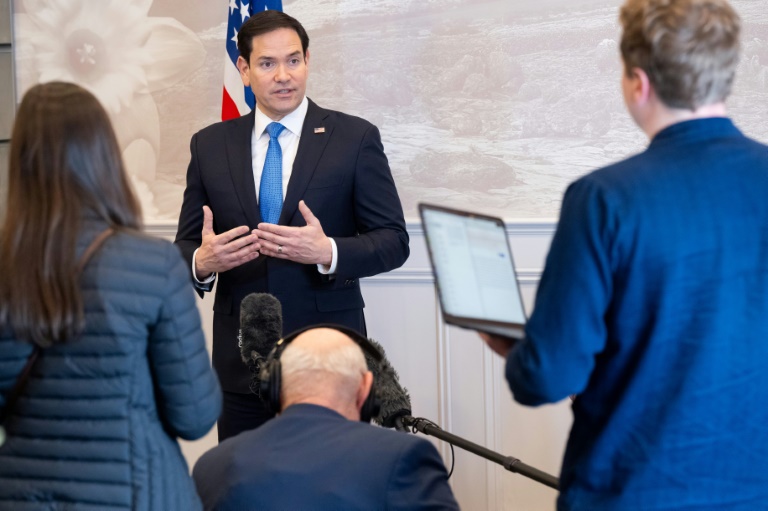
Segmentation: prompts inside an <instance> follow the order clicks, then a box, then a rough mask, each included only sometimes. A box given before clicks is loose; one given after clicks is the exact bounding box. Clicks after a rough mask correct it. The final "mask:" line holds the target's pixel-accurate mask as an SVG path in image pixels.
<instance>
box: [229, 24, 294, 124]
mask: <svg viewBox="0 0 768 511" xmlns="http://www.w3.org/2000/svg"><path fill="white" fill-rule="evenodd" d="M237 68H238V69H239V70H240V77H241V78H242V80H243V84H244V85H245V86H246V87H248V86H250V88H251V90H252V91H253V94H254V96H256V106H257V107H258V109H259V110H261V111H262V113H264V114H265V115H267V117H269V118H270V119H272V120H273V121H279V120H280V119H282V118H283V117H285V116H286V115H288V114H289V113H291V112H293V111H294V110H296V108H297V107H298V106H299V104H300V103H301V100H302V99H303V98H304V93H305V91H306V88H307V75H308V74H309V51H307V54H306V56H305V55H304V53H303V51H302V48H301V39H299V34H297V33H296V31H294V30H291V29H290V28H279V29H277V30H273V31H272V32H267V33H266V34H261V35H259V36H256V37H254V38H253V50H252V51H251V61H250V62H248V63H247V62H245V59H243V58H242V57H239V58H238V59H237Z"/></svg>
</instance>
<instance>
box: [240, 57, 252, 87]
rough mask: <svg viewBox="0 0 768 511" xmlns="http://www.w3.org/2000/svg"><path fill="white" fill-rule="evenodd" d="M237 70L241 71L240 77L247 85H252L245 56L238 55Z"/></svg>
mask: <svg viewBox="0 0 768 511" xmlns="http://www.w3.org/2000/svg"><path fill="white" fill-rule="evenodd" d="M236 65H237V70H238V71H240V79H241V80H242V81H243V85H245V86H246V87H250V86H251V77H250V76H248V67H249V66H248V62H246V61H245V59H244V58H243V57H237V64H236Z"/></svg>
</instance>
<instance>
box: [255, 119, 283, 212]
mask: <svg viewBox="0 0 768 511" xmlns="http://www.w3.org/2000/svg"><path fill="white" fill-rule="evenodd" d="M284 129H285V126H283V125H282V124H280V123H279V122H272V123H270V124H269V126H267V133H269V147H268V148H267V157H266V158H265V159H264V169H263V170H262V171H261V184H260V185H259V211H261V219H262V220H263V221H264V222H267V223H270V224H276V223H277V222H278V221H279V220H280V211H281V210H282V209H283V150H282V149H281V148H280V142H278V141H277V137H279V136H280V133H281V132H282V131H283V130H284Z"/></svg>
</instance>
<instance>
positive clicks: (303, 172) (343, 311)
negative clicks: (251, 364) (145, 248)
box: [176, 100, 409, 393]
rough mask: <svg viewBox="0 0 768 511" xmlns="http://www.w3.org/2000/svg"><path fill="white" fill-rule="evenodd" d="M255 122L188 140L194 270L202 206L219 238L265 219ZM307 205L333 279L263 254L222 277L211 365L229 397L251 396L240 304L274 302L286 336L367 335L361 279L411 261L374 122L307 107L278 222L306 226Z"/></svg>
mask: <svg viewBox="0 0 768 511" xmlns="http://www.w3.org/2000/svg"><path fill="white" fill-rule="evenodd" d="M254 119H255V115H254V112H251V113H250V114H248V115H245V116H243V117H240V118H238V119H233V120H230V121H226V122H221V123H216V124H213V125H211V126H208V127H207V128H204V129H203V130H201V131H199V132H198V133H196V134H195V135H194V136H193V137H192V141H191V144H190V151H191V153H192V156H191V161H190V164H189V168H188V170H187V188H186V190H185V192H184V202H183V204H182V208H181V214H180V215H179V228H178V232H177V234H176V244H177V245H178V246H179V248H180V249H181V251H182V253H183V254H184V257H185V258H186V260H187V261H188V262H189V265H190V269H191V265H192V255H193V254H194V252H195V250H196V249H197V248H198V247H199V246H200V243H201V230H202V227H203V212H202V207H203V205H208V206H209V207H210V208H211V210H212V211H213V222H214V231H215V232H216V233H217V234H220V233H223V232H225V231H228V230H230V229H233V228H235V227H238V226H241V225H247V226H248V227H250V228H251V229H253V228H256V226H257V225H258V224H259V222H261V214H260V213H259V206H258V203H257V198H256V188H255V184H254V180H253V167H252V159H251V135H252V132H253V125H254ZM316 128H324V129H323V130H316ZM302 199H303V200H304V201H305V202H306V204H307V206H309V208H310V209H311V210H312V212H313V213H314V214H315V216H316V217H317V218H318V219H319V220H320V223H321V224H322V226H323V230H324V232H325V234H326V235H327V236H329V237H332V238H334V240H335V241H336V245H337V248H338V263H337V268H336V274H335V276H334V277H333V278H328V277H327V276H323V275H321V274H320V273H319V272H318V271H317V266H316V265H314V264H312V265H305V264H298V263H294V262H292V261H287V260H282V259H274V258H270V257H266V256H260V257H258V258H257V259H256V260H254V261H251V262H249V263H246V264H244V265H242V266H239V267H237V268H233V269H231V270H229V271H226V272H222V273H221V274H219V276H218V281H217V284H216V298H215V300H214V305H213V310H214V324H213V365H214V367H215V368H216V370H217V372H218V374H219V378H220V380H221V384H222V387H223V389H224V390H226V391H230V392H242V393H248V392H249V387H248V385H249V380H250V375H249V373H248V370H247V369H246V367H245V365H244V364H243V363H242V361H241V360H240V351H239V348H238V346H237V332H238V329H239V326H240V324H239V323H240V302H241V301H242V299H243V298H244V297H245V296H246V295H248V294H250V293H271V294H273V295H274V296H276V297H277V298H278V300H280V302H281V304H282V307H283V332H284V333H289V332H291V331H293V330H296V329H298V328H302V327H304V326H308V325H313V324H318V323H337V324H340V325H344V326H347V327H349V328H353V329H355V330H357V331H359V332H361V333H365V319H364V317H363V307H364V303H363V297H362V295H361V293H360V282H359V279H360V278H361V277H368V276H371V275H376V274H379V273H382V272H386V271H389V270H392V269H394V268H397V267H399V266H401V265H402V264H403V263H404V262H405V260H406V259H407V258H408V254H409V248H408V233H407V231H406V228H405V221H404V219H403V210H402V206H401V204H400V198H399V197H398V195H397V190H396V188H395V183H394V180H393V179H392V174H391V172H390V170H389V164H388V163H387V157H386V155H385V154H384V148H383V146H382V143H381V137H380V135H379V130H378V129H377V128H376V127H375V126H374V125H373V124H371V123H369V122H368V121H366V120H364V119H360V118H359V117H353V116H350V115H346V114H343V113H341V112H335V111H332V110H325V109H323V108H320V107H319V106H317V105H316V104H315V103H314V102H312V101H311V100H310V101H309V107H308V109H307V116H306V118H305V120H304V126H303V128H302V132H301V138H300V141H299V147H298V151H297V154H296V159H295V161H294V164H293V170H292V174H291V178H290V181H289V182H288V189H287V192H286V196H285V200H284V201H283V209H282V213H281V215H280V221H279V224H280V225H290V226H304V225H306V222H305V221H304V218H303V217H302V216H301V213H300V212H299V210H298V204H299V201H300V200H302ZM201 294H202V293H201Z"/></svg>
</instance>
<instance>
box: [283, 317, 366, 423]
mask: <svg viewBox="0 0 768 511" xmlns="http://www.w3.org/2000/svg"><path fill="white" fill-rule="evenodd" d="M280 365H281V368H282V371H281V372H282V388H281V395H282V408H283V409H285V408H287V407H288V406H291V405H293V404H298V403H309V404H316V405H320V406H325V407H326V408H330V409H332V410H335V411H337V412H338V413H340V414H341V415H343V416H345V417H347V418H348V419H350V420H359V419H360V408H361V407H362V405H363V402H365V398H366V397H368V393H369V392H370V389H371V384H372V382H373V376H372V374H371V373H370V371H368V367H367V365H366V363H365V357H364V356H363V351H362V349H360V346H358V345H357V343H355V341H353V340H352V339H350V338H349V337H348V336H347V335H345V334H343V333H342V332H339V331H338V330H334V329H331V328H315V329H312V330H307V331H306V332H304V333H302V334H300V335H299V336H298V337H296V339H294V340H293V341H292V342H291V343H290V344H288V345H287V346H286V347H285V350H284V351H283V353H282V354H281V355H280Z"/></svg>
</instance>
